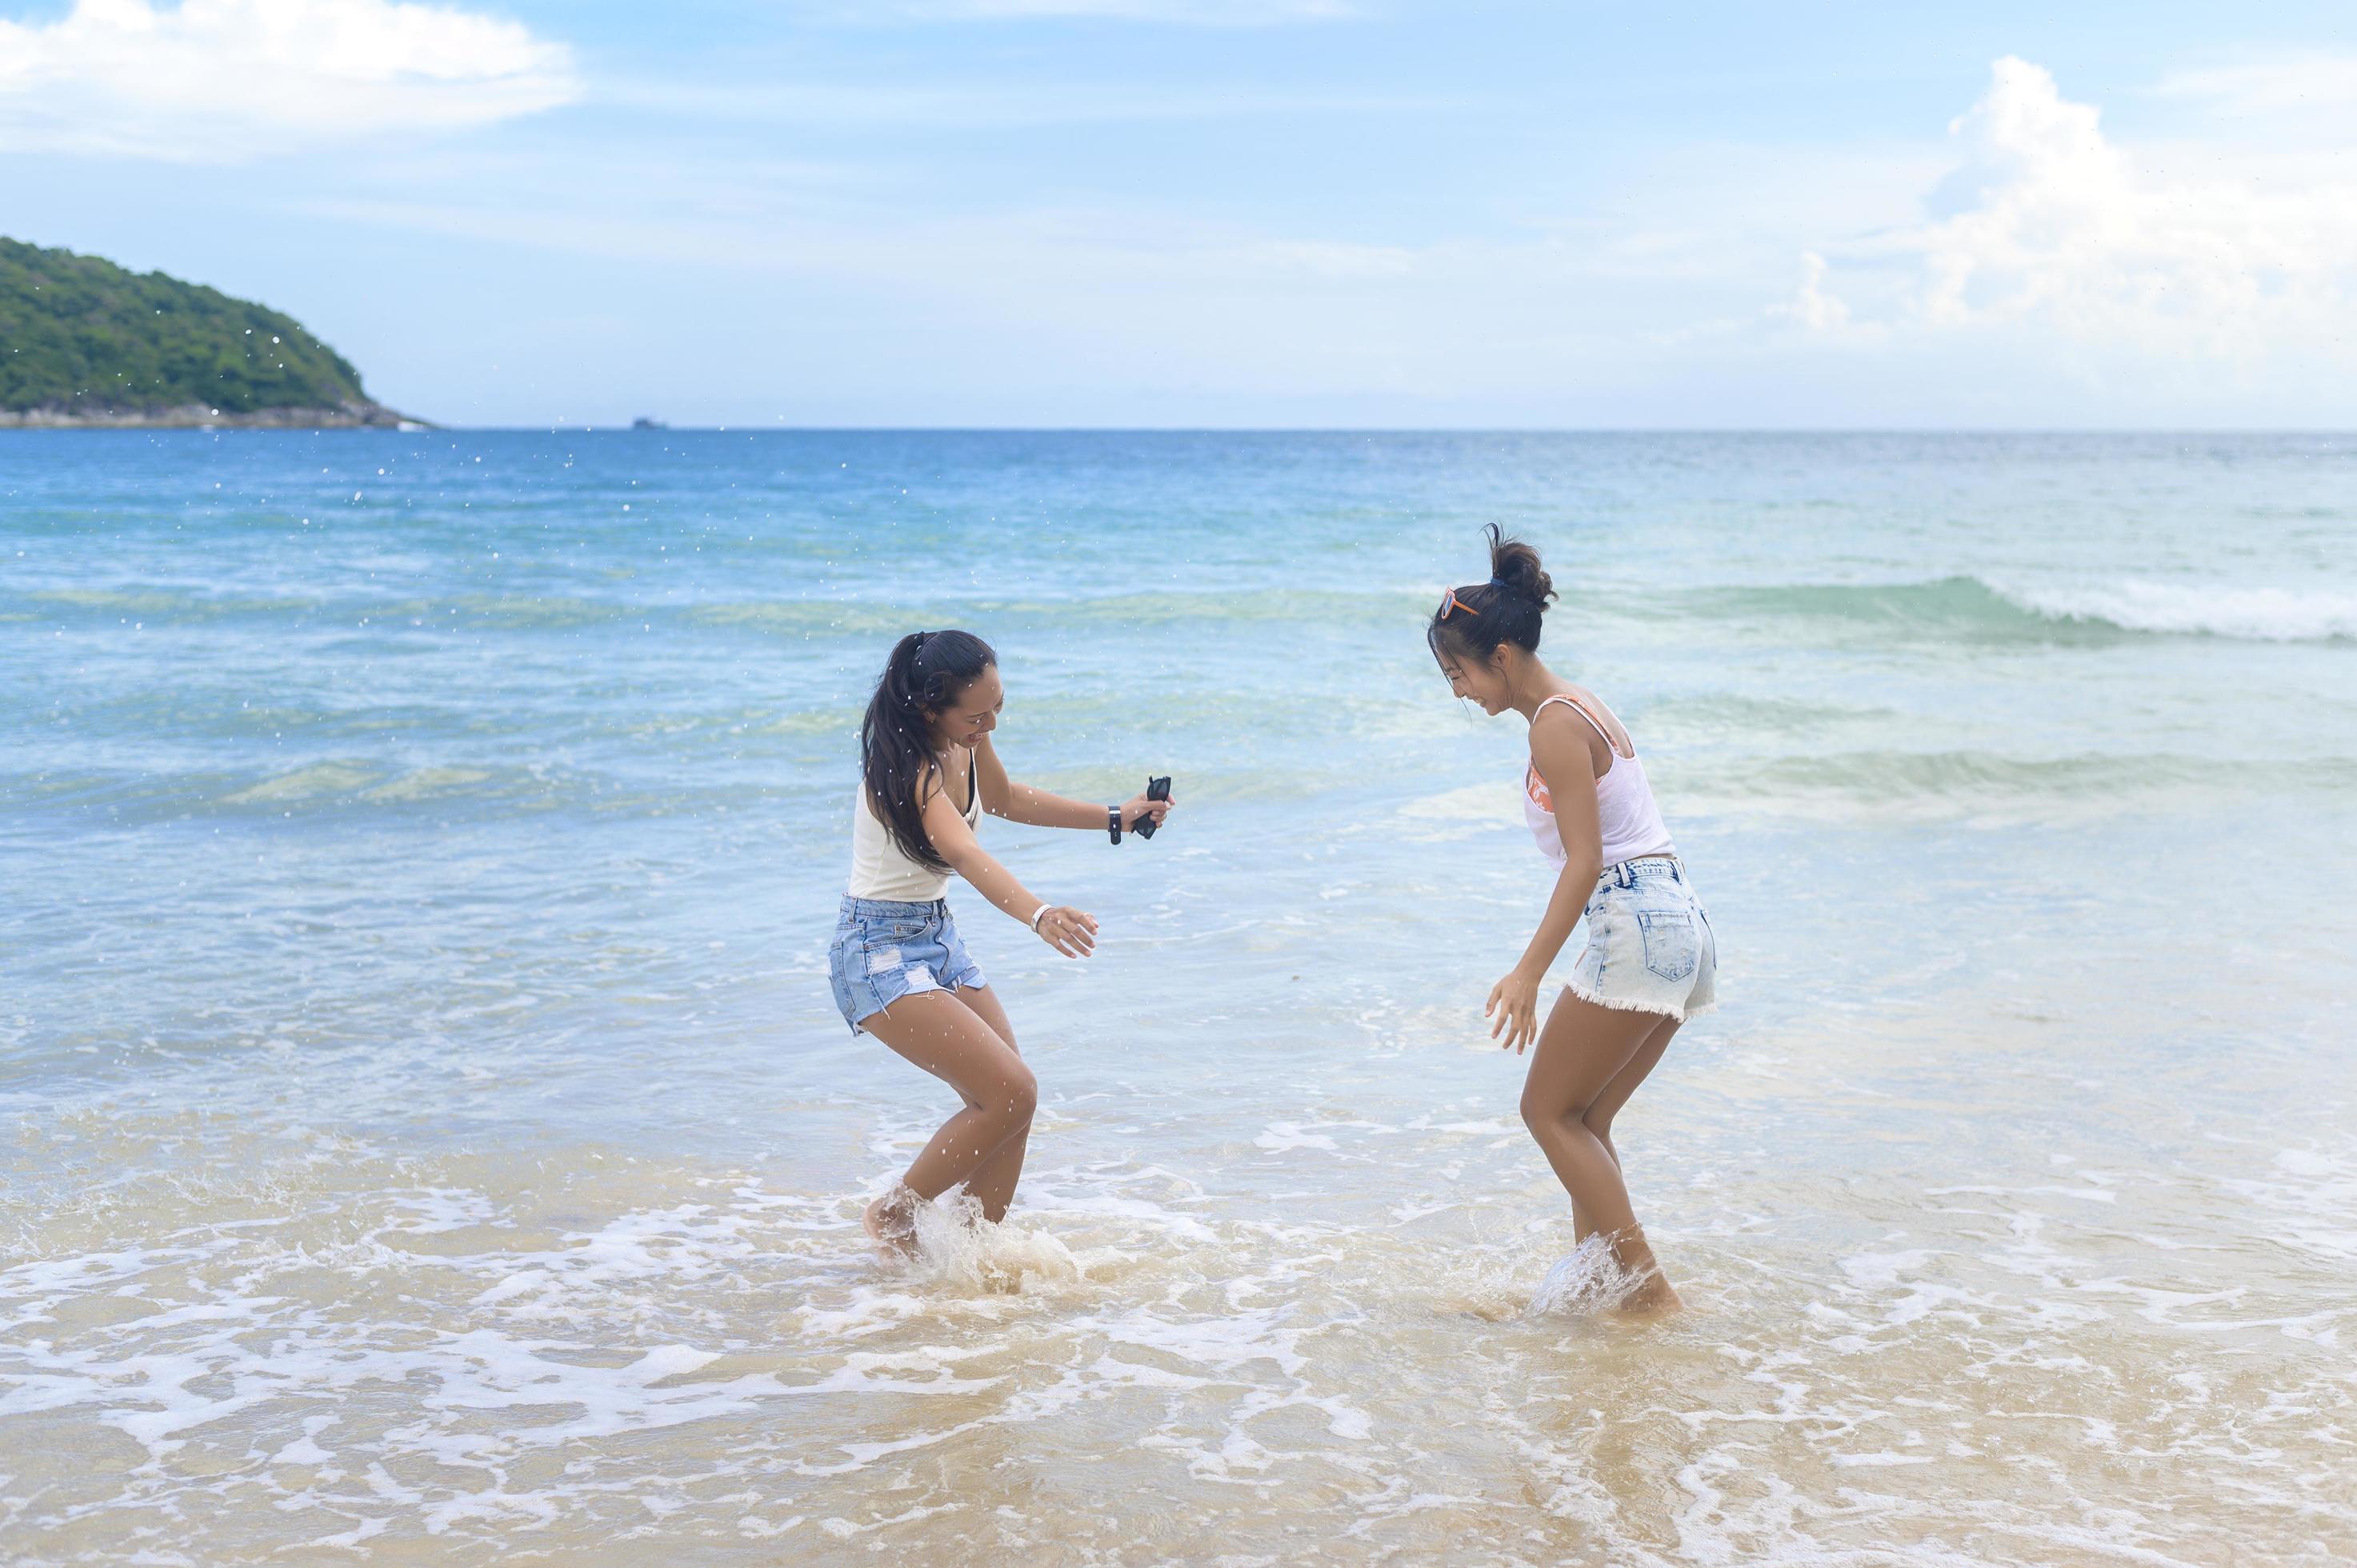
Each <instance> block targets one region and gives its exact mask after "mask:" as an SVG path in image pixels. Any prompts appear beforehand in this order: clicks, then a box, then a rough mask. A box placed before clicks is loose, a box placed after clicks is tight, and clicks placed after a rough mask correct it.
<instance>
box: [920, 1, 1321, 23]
mask: <svg viewBox="0 0 2357 1568" xmlns="http://www.w3.org/2000/svg"><path fill="white" fill-rule="evenodd" d="M899 10H900V11H901V13H902V14H903V15H906V16H917V17H926V18H934V19H941V20H971V21H1015V20H1023V19H1030V18H1039V17H1059V16H1063V17H1089V16H1096V17H1104V18H1108V19H1111V20H1115V21H1124V22H1174V23H1180V24H1185V25H1189V26H1195V27H1266V26H1269V25H1271V24H1273V23H1279V22H1304V21H1319V20H1324V19H1327V18H1330V17H1335V16H1349V15H1350V14H1351V7H1350V6H1349V5H1347V4H1345V3H1344V0H908V3H907V4H905V5H901V6H900V7H899Z"/></svg>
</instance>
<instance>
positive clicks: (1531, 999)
mask: <svg viewBox="0 0 2357 1568" xmlns="http://www.w3.org/2000/svg"><path fill="white" fill-rule="evenodd" d="M1481 1016H1483V1017H1484V1018H1490V1019H1493V1020H1495V1022H1493V1023H1492V1024H1491V1026H1490V1037H1491V1039H1493V1040H1496V1039H1498V1036H1499V1034H1500V1032H1501V1031H1502V1032H1503V1033H1504V1035H1505V1036H1506V1037H1505V1038H1504V1039H1502V1040H1499V1047H1500V1048H1501V1049H1505V1048H1508V1047H1511V1048H1512V1050H1513V1051H1514V1052H1515V1053H1516V1054H1517V1055H1520V1054H1521V1052H1522V1049H1523V1047H1525V1046H1527V1045H1529V1044H1530V1043H1531V1042H1532V1041H1534V1040H1535V1039H1537V1038H1538V1037H1539V980H1538V976H1536V975H1534V974H1525V973H1523V972H1522V971H1521V970H1519V969H1517V970H1515V971H1513V972H1512V973H1510V974H1508V975H1507V976H1506V978H1505V979H1503V980H1501V981H1500V982H1498V983H1497V984H1495V985H1493V986H1491V987H1490V1000H1489V1002H1488V1004H1486V1005H1484V1006H1483V1007H1482V1009H1481Z"/></svg>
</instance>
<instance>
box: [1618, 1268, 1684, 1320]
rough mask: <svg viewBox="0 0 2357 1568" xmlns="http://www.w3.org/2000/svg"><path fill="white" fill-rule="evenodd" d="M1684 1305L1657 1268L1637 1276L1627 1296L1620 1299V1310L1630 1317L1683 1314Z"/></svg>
mask: <svg viewBox="0 0 2357 1568" xmlns="http://www.w3.org/2000/svg"><path fill="white" fill-rule="evenodd" d="M1685 1305H1686V1304H1685V1303H1684V1302H1683V1301H1680V1300H1679V1299H1678V1293H1677V1292H1675V1291H1674V1290H1672V1289H1671V1288H1670V1282H1669V1281H1667V1280H1665V1279H1663V1277H1662V1271H1661V1270H1660V1269H1658V1268H1656V1269H1649V1270H1647V1271H1646V1272H1645V1273H1643V1274H1641V1275H1640V1276H1638V1279H1637V1283H1635V1284H1634V1285H1633V1286H1631V1288H1630V1291H1629V1294H1627V1295H1624V1296H1622V1297H1621V1298H1620V1310H1621V1311H1622V1312H1625V1313H1627V1314H1628V1315H1629V1316H1631V1317H1667V1316H1669V1315H1670V1314H1672V1313H1674V1312H1684V1310H1685Z"/></svg>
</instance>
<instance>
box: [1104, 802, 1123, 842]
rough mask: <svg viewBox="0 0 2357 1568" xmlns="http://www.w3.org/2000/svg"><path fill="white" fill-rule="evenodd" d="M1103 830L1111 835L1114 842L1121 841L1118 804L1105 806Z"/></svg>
mask: <svg viewBox="0 0 2357 1568" xmlns="http://www.w3.org/2000/svg"><path fill="white" fill-rule="evenodd" d="M1105 832H1108V833H1110V834H1112V835H1113V842H1114V843H1120V842H1121V808H1120V807H1119V806H1107V807H1106V808H1105Z"/></svg>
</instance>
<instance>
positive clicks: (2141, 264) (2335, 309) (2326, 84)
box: [0, 0, 2357, 430]
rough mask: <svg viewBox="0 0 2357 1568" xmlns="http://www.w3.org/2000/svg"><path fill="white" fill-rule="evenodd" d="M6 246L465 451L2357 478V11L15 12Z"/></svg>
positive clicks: (713, 7)
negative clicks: (1244, 441) (180, 295)
mask: <svg viewBox="0 0 2357 1568" xmlns="http://www.w3.org/2000/svg"><path fill="white" fill-rule="evenodd" d="M2057 12H2063V13H2067V14H2066V15H2056V13H2057ZM1641 13H1643V14H1641ZM0 233H5V234H6V235H8V236H11V237H13V238H16V239H21V240H27V241H31V242H35V243H38V244H45V245H63V246H67V247H70V248H71V249H73V250H76V251H81V252H90V253H95V254H99V255H103V256H106V257H108V258H110V259H113V260H114V261H117V262H120V263H124V265H127V266H131V267H135V268H137V269H140V270H143V271H145V270H148V269H160V270H162V271H165V272H167V273H170V274H173V275H175V276H178V277H184V278H188V279H192V280H194V281H197V282H201V283H206V284H210V285H213V286H215V287H218V288H221V289H223V290H225V291H227V292H229V293H231V294H234V295H242V296H245V297H250V298H256V299H260V300H263V301H264V302H265V303H267V304H270V305H272V306H276V307H278V308H280V309H284V310H285V311H287V312H289V313H290V314H292V315H294V316H295V317H297V318H298V319H300V320H301V321H303V322H304V323H305V325H306V326H307V327H308V328H311V329H312V330H314V331H315V332H317V333H318V334H319V335H320V336H321V337H322V338H325V339H326V340H327V341H328V342H329V343H330V344H332V345H333V346H334V347H336V348H337V349H339V350H340V351H342V352H343V353H344V354H345V355H346V356H347V357H348V358H350V359H351V360H353V361H354V362H355V363H356V364H357V365H358V366H359V367H360V368H361V371H362V373H363V375H364V376H365V378H366V381H367V385H368V387H369V390H370V391H371V393H372V394H373V395H375V396H376V397H378V398H379V399H381V400H382V401H383V402H385V403H390V404H392V405H393V406H394V407H396V408H400V409H403V410H404V411H406V412H410V413H416V414H419V415H421V416H423V417H425V418H428V419H432V420H435V421H436V422H440V423H445V424H476V425H513V426H547V425H551V424H613V423H617V422H627V421H628V420H629V419H630V418H631V417H632V416H634V415H638V414H649V415H654V416H658V417H662V418H664V419H667V420H669V421H671V422H672V423H673V424H682V425H684V424H727V425H729V426H731V427H732V428H736V427H748V428H749V427H759V426H780V425H784V426H810V425H896V426H920V425H960V426H984V425H1017V426H1103V425H1111V426H1130V427H1135V426H1173V425H1177V426H1197V427H1202V426H1241V427H1269V426H1275V427H1382V428H1401V427H1513V428H1646V429H1663V428H1720V429H1724V428H1741V429H1781V428H1886V429H1887V428H1907V429H1924V428H2005V429H2022V428H2070V429H2090V428H2097V429H2099V428H2210V429H2223V428H2294V429H2310V430H2313V429H2348V428H2352V426H2357V330H2352V328H2357V8H2352V7H2351V6H2349V5H2347V4H2346V0H2341V3H2340V4H2336V5H2302V4H2284V5H2238V6H2222V5H2215V4H2214V3H2205V4H2200V5H2193V4H2178V3H2175V0H2147V3H2145V4H2139V5H2110V4H2101V3H2082V4H2074V5H2070V6H2055V5H2051V4H2042V5H2024V4H2015V3H2013V0H1979V3H1976V4H1974V5H1944V6H1914V5H1888V4H1874V5H1821V4H1810V3H1808V0H1786V3H1784V4H1780V5H1763V4H1757V3H1754V4H1741V5H1735V4H1728V5H1715V4H1693V5H1677V6H1664V7H1650V8H1647V7H1637V6H1631V5H1625V4H1622V5H1598V4H1587V3H1584V0H1555V3H1554V4H1527V5H1523V4H1488V3H1485V0H1458V3H1455V4H1446V5H1410V4H1404V3H1403V4H1394V3H1386V0H905V3H899V0H873V3H865V4H855V3H851V0H842V3H835V4H827V3H812V4H797V3H794V0H770V3H760V4H756V3H751V0H734V3H732V0H668V3H666V4H662V5H645V4H633V5H617V4H605V3H602V0H562V3H558V0H516V3H507V4H500V3H495V0H449V3H447V4H436V5H418V4H402V3H395V0H181V3H178V4H174V3H172V0H52V3H48V4H30V5H28V4H23V3H21V0H14V3H12V0H0Z"/></svg>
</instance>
